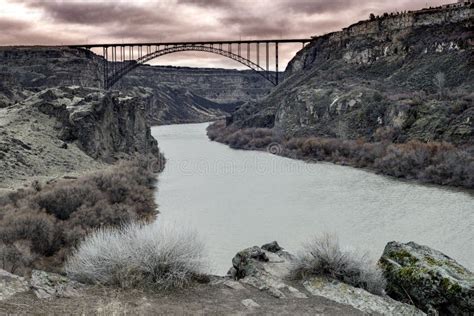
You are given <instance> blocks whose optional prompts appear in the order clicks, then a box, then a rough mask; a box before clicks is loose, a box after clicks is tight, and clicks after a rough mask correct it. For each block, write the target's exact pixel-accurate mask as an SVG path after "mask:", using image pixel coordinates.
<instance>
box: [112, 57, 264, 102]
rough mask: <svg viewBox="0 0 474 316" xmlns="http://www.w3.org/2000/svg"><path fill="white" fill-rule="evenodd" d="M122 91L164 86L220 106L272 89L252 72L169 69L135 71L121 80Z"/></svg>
mask: <svg viewBox="0 0 474 316" xmlns="http://www.w3.org/2000/svg"><path fill="white" fill-rule="evenodd" d="M122 80H123V82H122V83H121V85H122V86H123V87H133V86H142V87H150V88H154V87H156V86H167V87H169V88H171V89H177V90H182V89H183V88H185V89H186V90H188V91H189V92H191V93H193V94H195V95H196V96H199V97H201V98H204V99H206V100H208V101H212V102H214V103H216V104H219V105H221V106H222V107H223V108H224V107H225V106H226V105H228V106H229V107H230V108H232V106H233V105H235V104H239V103H244V102H247V101H252V100H258V99H260V98H262V97H264V96H266V95H267V94H268V93H269V92H270V90H271V89H272V88H273V85H272V84H271V83H270V82H269V81H267V80H266V79H265V78H263V77H262V76H260V75H259V74H257V73H256V72H254V71H252V70H234V69H218V68H190V67H172V66H150V65H143V66H141V67H138V68H137V69H135V70H134V71H132V72H131V73H129V74H128V75H127V76H125V77H124V78H123V79H122Z"/></svg>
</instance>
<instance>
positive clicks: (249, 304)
mask: <svg viewBox="0 0 474 316" xmlns="http://www.w3.org/2000/svg"><path fill="white" fill-rule="evenodd" d="M242 304H243V305H244V306H245V307H247V308H248V309H253V308H258V307H260V305H259V304H258V303H257V302H255V301H254V300H252V299H250V298H248V299H245V300H242Z"/></svg>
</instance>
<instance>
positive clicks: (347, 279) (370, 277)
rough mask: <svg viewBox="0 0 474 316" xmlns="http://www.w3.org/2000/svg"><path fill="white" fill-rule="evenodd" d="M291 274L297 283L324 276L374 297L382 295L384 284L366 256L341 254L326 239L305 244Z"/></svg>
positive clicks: (334, 241) (335, 243) (329, 238)
mask: <svg viewBox="0 0 474 316" xmlns="http://www.w3.org/2000/svg"><path fill="white" fill-rule="evenodd" d="M291 274H292V276H293V277H294V278H297V279H304V278H307V277H311V276H325V277H329V278H333V279H337V280H339V281H341V282H344V283H347V284H350V285H352V286H355V287H359V288H363V289H365V290H367V291H369V292H371V293H373V294H376V295H383V294H384V293H385V285H386V281H385V278H384V276H383V272H382V270H381V269H379V268H378V267H377V266H376V265H375V264H373V263H371V262H370V260H368V259H367V255H363V256H359V255H356V254H354V253H352V252H348V251H343V250H341V248H340V246H339V243H338V240H337V239H336V238H335V237H334V236H330V235H325V236H323V237H321V238H314V239H313V240H311V241H310V242H308V243H307V244H305V245H304V251H303V252H302V253H301V254H300V255H299V256H298V257H297V259H296V262H295V264H294V267H293V268H292V271H291Z"/></svg>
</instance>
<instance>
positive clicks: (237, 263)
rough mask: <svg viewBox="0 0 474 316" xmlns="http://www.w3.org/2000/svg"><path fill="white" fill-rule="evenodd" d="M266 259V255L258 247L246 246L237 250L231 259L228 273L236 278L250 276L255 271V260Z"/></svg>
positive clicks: (262, 260) (265, 260)
mask: <svg viewBox="0 0 474 316" xmlns="http://www.w3.org/2000/svg"><path fill="white" fill-rule="evenodd" d="M267 261H268V257H267V255H266V254H265V252H264V251H263V250H262V249H260V247H257V246H254V247H251V248H247V249H244V250H242V251H240V252H238V253H237V254H236V255H235V257H234V258H233V259H232V266H233V268H231V270H230V271H229V273H230V274H232V276H233V277H234V278H235V279H237V280H238V279H241V278H243V277H245V276H251V275H253V274H255V273H256V272H257V271H256V266H255V263H256V262H267Z"/></svg>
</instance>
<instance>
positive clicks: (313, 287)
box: [303, 277, 425, 316]
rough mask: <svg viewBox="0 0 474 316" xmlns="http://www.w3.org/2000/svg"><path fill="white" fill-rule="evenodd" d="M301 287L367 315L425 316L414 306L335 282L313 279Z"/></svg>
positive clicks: (319, 278) (321, 278)
mask: <svg viewBox="0 0 474 316" xmlns="http://www.w3.org/2000/svg"><path fill="white" fill-rule="evenodd" d="M303 285H304V287H305V289H306V290H307V291H308V292H309V293H311V294H312V295H314V296H321V297H324V298H326V299H329V300H331V301H334V302H337V303H340V304H344V305H350V306H352V307H354V308H356V309H358V310H360V311H362V312H364V313H366V314H368V315H374V314H376V315H377V314H380V315H400V316H404V315H412V316H415V315H425V313H423V312H422V311H421V310H419V309H417V308H416V307H415V306H412V305H408V304H404V303H401V302H397V301H396V300H393V299H391V298H390V297H387V296H378V295H375V294H372V293H369V292H367V291H366V290H363V289H360V288H356V287H353V286H350V285H348V284H345V283H342V282H340V281H337V280H332V279H327V278H324V277H314V278H310V279H308V280H305V281H303Z"/></svg>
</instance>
